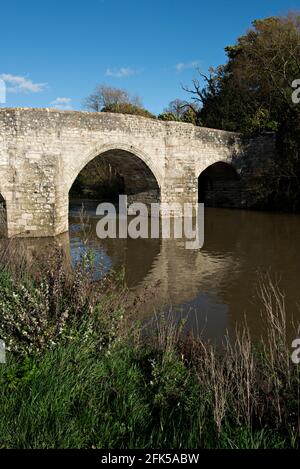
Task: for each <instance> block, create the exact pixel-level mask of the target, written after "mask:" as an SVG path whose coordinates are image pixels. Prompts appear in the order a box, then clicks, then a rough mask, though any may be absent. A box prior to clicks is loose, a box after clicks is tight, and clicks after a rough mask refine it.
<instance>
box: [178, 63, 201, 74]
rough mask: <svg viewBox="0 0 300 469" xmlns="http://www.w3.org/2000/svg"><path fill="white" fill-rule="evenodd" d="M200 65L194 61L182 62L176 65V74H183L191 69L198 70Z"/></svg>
mask: <svg viewBox="0 0 300 469" xmlns="http://www.w3.org/2000/svg"><path fill="white" fill-rule="evenodd" d="M198 65H199V61H198V60H193V62H186V63H185V62H180V63H178V64H176V65H175V68H176V72H177V73H181V72H183V70H187V69H189V68H196V67H198Z"/></svg>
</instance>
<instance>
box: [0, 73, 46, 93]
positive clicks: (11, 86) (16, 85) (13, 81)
mask: <svg viewBox="0 0 300 469" xmlns="http://www.w3.org/2000/svg"><path fill="white" fill-rule="evenodd" d="M0 78H2V80H4V81H5V83H6V85H7V87H6V91H8V92H9V93H40V92H41V91H43V90H44V89H45V88H46V87H47V83H33V81H31V80H29V79H28V78H26V77H21V76H17V75H11V74H10V73H3V74H2V75H0Z"/></svg>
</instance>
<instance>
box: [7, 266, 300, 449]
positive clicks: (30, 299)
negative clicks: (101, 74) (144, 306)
mask: <svg viewBox="0 0 300 469" xmlns="http://www.w3.org/2000/svg"><path fill="white" fill-rule="evenodd" d="M42 270H43V272H42V273H41V276H40V278H38V279H34V280H31V281H30V280H29V279H28V277H25V278H24V277H22V276H17V277H14V276H13V275H12V274H11V273H9V271H8V268H7V266H6V267H5V268H2V270H1V271H0V335H2V336H3V337H4V338H5V339H6V341H8V344H9V349H10V350H9V351H8V354H7V356H8V362H7V364H5V365H0V414H1V418H0V447H2V448H269V447H275V448H285V447H287V448H291V447H292V448H295V447H298V446H299V430H300V427H299V367H298V366H296V365H295V364H293V363H292V361H291V359H290V355H291V350H290V344H289V343H288V342H287V338H286V315H285V301H284V296H283V295H282V293H281V292H280V289H279V288H278V285H276V284H275V283H274V282H273V281H272V280H271V278H270V277H267V278H264V279H261V281H260V288H259V293H258V294H259V296H260V298H261V303H262V314H263V315H264V318H265V322H266V325H267V331H268V334H267V336H266V337H265V339H264V340H263V341H262V342H261V343H260V344H253V342H252V340H251V336H250V333H249V330H248V328H247V325H246V324H245V326H244V327H243V328H242V329H241V330H239V331H236V335H235V338H234V339H232V337H229V336H227V337H226V338H225V340H224V344H223V347H222V348H221V349H220V348H216V347H215V346H213V345H211V344H209V343H206V342H204V341H203V340H201V338H195V337H192V336H188V337H186V336H184V335H183V334H182V333H181V330H180V329H178V327H176V326H175V325H173V324H172V323H171V322H170V320H169V318H168V317H166V318H165V320H164V321H157V328H156V331H155V332H153V334H152V335H151V336H150V335H149V334H147V335H146V337H145V335H144V334H142V333H141V329H140V326H139V325H138V324H136V323H134V322H132V321H129V320H128V317H127V315H128V314H129V312H132V311H133V310H134V303H131V302H130V301H128V297H127V293H126V290H125V289H124V288H123V287H122V286H121V285H120V284H119V283H118V282H117V283H116V282H115V280H113V279H111V278H106V279H104V280H103V283H101V284H100V285H96V284H95V283H93V282H92V280H91V277H90V273H89V269H88V268H87V260H86V259H85V260H84V262H83V264H82V268H78V269H76V270H75V272H74V275H73V276H72V275H71V277H70V276H66V274H65V273H64V272H63V270H62V267H61V262H58V261H57V260H56V262H55V263H53V262H52V264H51V262H50V264H49V263H47V262H46V263H45V265H44V268H43V269H42ZM139 306H140V305H139ZM26 313H28V314H27V315H28V318H27V317H26ZM20 317H21V318H22V321H24V324H23V322H22V321H21V322H20ZM58 325H59V326H58ZM24 330H26V334H24Z"/></svg>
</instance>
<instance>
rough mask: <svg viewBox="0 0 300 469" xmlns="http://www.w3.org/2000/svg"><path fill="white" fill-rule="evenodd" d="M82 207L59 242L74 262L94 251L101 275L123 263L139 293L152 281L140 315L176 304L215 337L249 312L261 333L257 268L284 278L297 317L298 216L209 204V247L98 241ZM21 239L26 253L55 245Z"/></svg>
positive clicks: (175, 310)
mask: <svg viewBox="0 0 300 469" xmlns="http://www.w3.org/2000/svg"><path fill="white" fill-rule="evenodd" d="M79 209H80V206H79V205H74V206H72V207H71V211H70V230H69V234H65V235H63V236H61V237H58V238H57V240H55V242H58V243H60V244H61V245H62V246H64V250H65V253H66V259H67V262H69V263H71V260H73V262H74V261H76V259H78V258H79V256H80V254H81V253H82V252H83V251H84V250H86V249H87V247H88V248H89V249H90V248H92V249H93V251H94V253H95V255H96V262H97V265H98V278H101V276H102V275H103V274H104V273H105V272H107V271H108V270H110V269H111V268H116V269H118V268H121V267H123V268H124V275H125V280H126V283H127V285H128V286H129V287H130V288H131V289H132V290H133V291H134V292H136V293H138V294H140V295H143V294H144V291H145V288H146V287H147V288H148V289H149V287H150V288H151V286H153V288H154V294H153V295H150V297H149V298H148V299H146V300H145V302H144V303H143V304H142V307H141V311H140V315H141V317H142V318H150V317H152V316H153V312H154V311H157V312H159V311H161V310H162V309H165V308H169V307H170V306H171V308H172V314H173V315H174V317H176V318H180V317H182V316H186V315H188V322H187V328H190V329H193V331H194V332H195V333H202V334H203V335H204V337H206V338H211V339H217V340H218V339H220V338H222V337H223V336H224V333H225V330H226V329H228V330H229V331H231V332H232V331H234V329H235V327H236V325H238V324H241V323H242V322H243V319H244V316H245V317H246V318H247V322H248V324H249V326H250V329H251V332H252V334H253V335H254V336H256V337H260V336H261V334H262V333H263V331H264V320H263V318H262V317H261V311H260V310H261V305H260V302H259V301H258V299H257V294H256V293H257V292H256V289H257V280H258V277H257V273H258V272H270V273H271V275H272V276H273V277H276V278H279V277H280V279H281V280H280V284H281V287H282V289H283V290H284V291H285V294H286V301H287V307H288V316H289V320H291V315H292V314H293V315H294V317H295V318H297V319H298V320H299V318H300V314H299V307H298V301H299V278H300V263H299V242H300V217H299V216H298V215H290V214H276V213H262V212H261V213H260V212H249V211H240V210H228V209H215V208H209V209H206V211H205V244H204V247H203V248H202V249H201V250H198V251H192V250H187V249H185V243H184V241H183V240H178V239H147V240H145V239H136V240H133V239H123V240H118V239H116V240H112V239H106V240H100V239H98V238H97V236H96V223H97V221H98V219H97V218H96V217H95V216H94V214H95V207H94V206H90V205H89V206H87V207H86V209H87V212H88V215H89V217H90V218H89V220H87V221H86V223H85V226H83V225H82V220H80V217H79ZM15 241H18V240H15ZM18 242H19V241H18ZM24 242H26V243H28V249H29V250H30V249H31V250H32V249H36V250H38V249H46V248H47V249H50V243H49V240H45V239H43V240H25V241H24ZM154 286H155V287H154Z"/></svg>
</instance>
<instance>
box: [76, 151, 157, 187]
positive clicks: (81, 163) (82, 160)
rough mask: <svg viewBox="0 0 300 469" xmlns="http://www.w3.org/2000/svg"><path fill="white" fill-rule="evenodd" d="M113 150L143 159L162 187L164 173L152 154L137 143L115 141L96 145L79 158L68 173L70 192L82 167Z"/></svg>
mask: <svg viewBox="0 0 300 469" xmlns="http://www.w3.org/2000/svg"><path fill="white" fill-rule="evenodd" d="M113 151H123V152H126V153H128V154H131V155H133V156H134V157H136V158H138V159H139V160H141V161H142V162H143V163H144V164H145V166H147V167H148V168H149V170H150V171H151V173H152V174H153V176H154V177H155V179H156V181H157V184H158V186H159V188H161V186H162V183H163V174H162V171H161V170H160V168H159V167H158V166H157V164H156V163H155V162H154V161H153V159H152V158H151V156H149V155H148V154H147V153H146V152H144V151H143V150H141V149H140V148H138V147H136V146H135V145H131V144H128V143H118V142H115V143H109V144H102V145H100V146H96V147H95V148H93V149H92V151H89V152H87V154H86V155H84V156H83V158H80V159H79V162H78V164H76V165H75V166H74V167H73V168H72V170H71V171H70V172H69V174H68V180H67V190H68V192H69V190H70V189H71V187H72V184H73V183H74V181H75V179H76V178H77V176H78V174H79V173H80V172H81V171H82V169H83V168H84V167H85V166H86V165H87V164H88V163H89V162H91V161H92V160H94V159H95V158H96V157H97V156H100V155H104V154H105V153H108V152H113Z"/></svg>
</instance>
